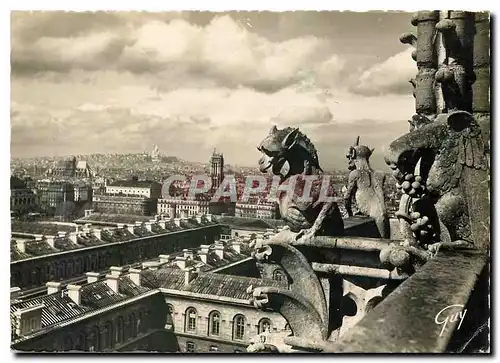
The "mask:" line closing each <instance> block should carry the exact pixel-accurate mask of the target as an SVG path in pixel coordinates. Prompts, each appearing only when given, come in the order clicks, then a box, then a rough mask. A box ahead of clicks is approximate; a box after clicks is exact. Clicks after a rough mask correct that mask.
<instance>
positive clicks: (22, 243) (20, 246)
mask: <svg viewBox="0 0 500 363" xmlns="http://www.w3.org/2000/svg"><path fill="white" fill-rule="evenodd" d="M16 246H17V249H18V250H19V251H20V252H21V253H25V252H26V241H25V240H22V239H16Z"/></svg>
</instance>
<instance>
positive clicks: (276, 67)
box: [11, 15, 332, 92]
mask: <svg viewBox="0 0 500 363" xmlns="http://www.w3.org/2000/svg"><path fill="white" fill-rule="evenodd" d="M78 29H79V28H78V27H77V29H73V30H74V31H69V32H68V33H69V34H70V36H67V37H62V36H46V35H44V36H41V37H40V38H38V39H36V40H33V39H31V41H30V42H27V41H25V40H24V41H23V38H22V37H21V36H18V37H17V38H15V39H14V40H13V43H12V56H11V59H12V69H13V72H15V73H18V74H19V73H21V74H22V73H28V74H32V73H34V72H35V73H36V72H44V71H55V72H68V71H70V70H72V69H84V70H90V71H92V70H105V69H108V70H118V71H129V72H133V73H152V74H153V73H154V74H157V73H163V76H164V77H168V76H172V75H174V74H175V78H176V79H179V78H180V79H181V80H186V79H190V78H194V77H196V78H199V77H201V78H205V79H209V80H213V81H214V83H215V84H218V85H221V86H226V87H232V88H234V87H238V86H244V87H252V88H255V89H257V90H260V91H266V92H275V91H277V90H279V89H282V88H285V87H287V86H289V85H291V84H293V83H296V82H297V81H298V80H300V79H302V78H304V77H306V76H307V75H308V74H309V73H311V72H313V71H314V70H315V68H317V67H318V68H320V69H323V72H324V69H326V68H328V64H330V63H331V60H327V62H330V63H327V64H326V65H325V66H322V65H321V64H322V62H323V61H325V60H326V59H327V57H328V55H329V51H330V49H329V48H328V42H327V41H326V40H325V39H321V38H317V37H314V36H303V37H298V38H293V39H288V40H284V41H277V42H272V41H270V40H268V39H267V38H265V37H262V36H259V35H257V34H255V33H251V32H250V31H248V30H247V29H246V28H245V27H244V26H242V25H241V24H240V23H239V22H236V21H235V20H234V19H233V18H231V17H230V16H228V15H223V16H217V17H214V18H213V19H212V20H211V21H210V22H209V23H208V24H207V25H206V26H204V27H201V26H197V25H193V24H191V23H189V22H187V21H186V20H184V19H174V20H172V21H169V22H163V21H158V20H152V21H149V22H146V23H145V24H142V25H140V26H139V27H137V28H135V27H127V28H120V29H119V31H118V30H117V29H114V28H111V29H107V30H103V29H101V28H100V27H96V28H94V29H92V28H91V30H89V31H88V32H85V33H82V32H81V31H78ZM25 32H26V30H25ZM20 33H21V34H22V31H20ZM49 34H51V35H55V34H53V32H49ZM58 35H60V34H58ZM325 67H326V68H325ZM327 72H329V73H332V70H331V69H330V70H328V71H327ZM160 90H161V87H160Z"/></svg>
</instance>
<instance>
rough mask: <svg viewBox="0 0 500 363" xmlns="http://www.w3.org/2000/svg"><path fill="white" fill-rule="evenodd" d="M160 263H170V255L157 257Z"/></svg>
mask: <svg viewBox="0 0 500 363" xmlns="http://www.w3.org/2000/svg"><path fill="white" fill-rule="evenodd" d="M158 258H159V259H160V263H162V264H163V263H168V261H170V255H159V256H158Z"/></svg>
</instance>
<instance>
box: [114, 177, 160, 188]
mask: <svg viewBox="0 0 500 363" xmlns="http://www.w3.org/2000/svg"><path fill="white" fill-rule="evenodd" d="M154 186H161V184H160V183H158V182H156V181H153V180H134V179H129V180H117V181H114V182H112V183H109V184H108V187H129V188H132V187H133V188H152V187H154Z"/></svg>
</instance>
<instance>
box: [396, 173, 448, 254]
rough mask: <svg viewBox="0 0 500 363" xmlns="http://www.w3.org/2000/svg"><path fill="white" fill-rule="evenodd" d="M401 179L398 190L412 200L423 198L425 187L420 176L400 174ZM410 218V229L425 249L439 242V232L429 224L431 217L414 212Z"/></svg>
mask: <svg viewBox="0 0 500 363" xmlns="http://www.w3.org/2000/svg"><path fill="white" fill-rule="evenodd" d="M398 176H399V177H400V179H399V180H398V183H397V184H396V188H398V190H401V191H402V192H403V193H404V194H407V195H409V196H410V197H411V198H415V199H418V198H421V197H423V195H424V193H425V185H424V184H423V182H422V177H421V176H420V175H413V174H411V173H409V174H406V175H404V177H402V175H401V174H400V173H399V175H398ZM410 218H411V220H412V223H411V225H410V229H411V231H412V232H413V234H414V235H415V237H416V238H417V240H418V241H419V244H420V245H422V246H423V247H427V246H426V245H429V244H432V243H434V242H437V240H439V234H438V231H436V229H435V227H434V226H433V225H432V224H431V223H429V217H428V216H425V215H422V214H421V213H420V212H417V211H413V212H411V213H410Z"/></svg>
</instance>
